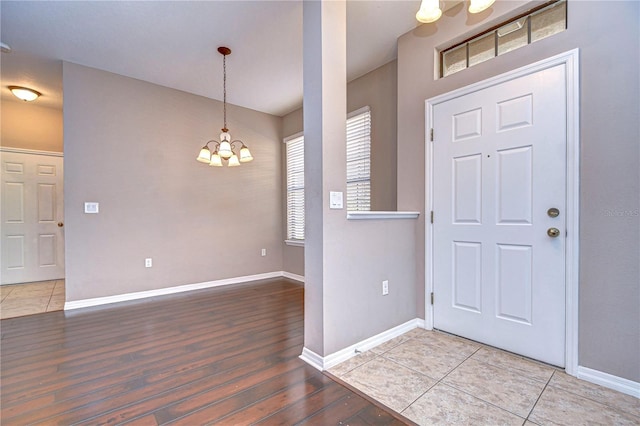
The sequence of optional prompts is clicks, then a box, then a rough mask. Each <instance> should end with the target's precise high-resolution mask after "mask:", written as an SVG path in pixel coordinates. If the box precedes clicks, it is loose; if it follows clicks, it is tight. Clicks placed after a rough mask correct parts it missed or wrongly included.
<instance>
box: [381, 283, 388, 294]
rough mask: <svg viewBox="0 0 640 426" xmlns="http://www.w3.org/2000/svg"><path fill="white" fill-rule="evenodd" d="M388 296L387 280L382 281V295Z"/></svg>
mask: <svg viewBox="0 0 640 426" xmlns="http://www.w3.org/2000/svg"><path fill="white" fill-rule="evenodd" d="M387 294H389V280H384V281H382V295H383V296H386V295H387Z"/></svg>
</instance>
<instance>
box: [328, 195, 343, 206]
mask: <svg viewBox="0 0 640 426" xmlns="http://www.w3.org/2000/svg"><path fill="white" fill-rule="evenodd" d="M342 206H343V205H342V192H334V191H330V192H329V208H330V209H341V208H342Z"/></svg>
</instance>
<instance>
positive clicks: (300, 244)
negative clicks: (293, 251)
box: [284, 240, 304, 247]
mask: <svg viewBox="0 0 640 426" xmlns="http://www.w3.org/2000/svg"><path fill="white" fill-rule="evenodd" d="M284 243H285V244H286V245H288V246H294V247H304V240H284Z"/></svg>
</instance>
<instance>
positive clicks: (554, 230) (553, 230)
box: [547, 228, 560, 238]
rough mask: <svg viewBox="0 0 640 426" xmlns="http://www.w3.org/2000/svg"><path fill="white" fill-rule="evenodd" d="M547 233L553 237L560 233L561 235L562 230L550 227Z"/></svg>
mask: <svg viewBox="0 0 640 426" xmlns="http://www.w3.org/2000/svg"><path fill="white" fill-rule="evenodd" d="M547 235H548V236H550V237H551V238H556V237H557V236H558V235H560V230H559V229H558V228H549V229H547Z"/></svg>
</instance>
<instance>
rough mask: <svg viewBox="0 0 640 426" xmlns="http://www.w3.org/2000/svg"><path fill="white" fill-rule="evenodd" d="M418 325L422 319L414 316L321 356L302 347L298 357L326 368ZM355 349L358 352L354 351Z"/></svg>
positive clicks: (421, 325)
mask: <svg viewBox="0 0 640 426" xmlns="http://www.w3.org/2000/svg"><path fill="white" fill-rule="evenodd" d="M418 327H420V328H424V320H422V319H420V318H415V319H412V320H409V321H407V322H405V323H404V324H400V325H398V326H396V327H393V328H390V329H389V330H386V331H383V332H382V333H379V334H376V335H375V336H372V337H369V338H368V339H365V340H362V341H360V342H358V343H356V344H353V345H351V346H348V347H346V348H344V349H341V350H339V351H337V352H334V353H332V354H330V355H327V356H325V357H322V356H320V355H318V354H316V353H314V352H312V351H310V350H308V349H307V348H304V349H303V350H302V354H301V355H300V359H302V360H303V361H305V362H307V363H308V364H310V365H311V366H313V367H315V368H317V369H318V370H320V371H323V370H328V369H329V368H331V367H333V366H334V365H338V364H340V363H341V362H344V361H346V360H348V359H349V358H351V357H354V356H356V354H357V353H358V352H364V351H368V350H369V349H371V348H374V347H376V346H378V345H379V344H381V343H384V342H386V341H388V340H391V339H393V338H394V337H398V336H400V335H401V334H404V333H406V332H407V331H410V330H413V329H414V328H418ZM356 350H357V351H358V352H356Z"/></svg>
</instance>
